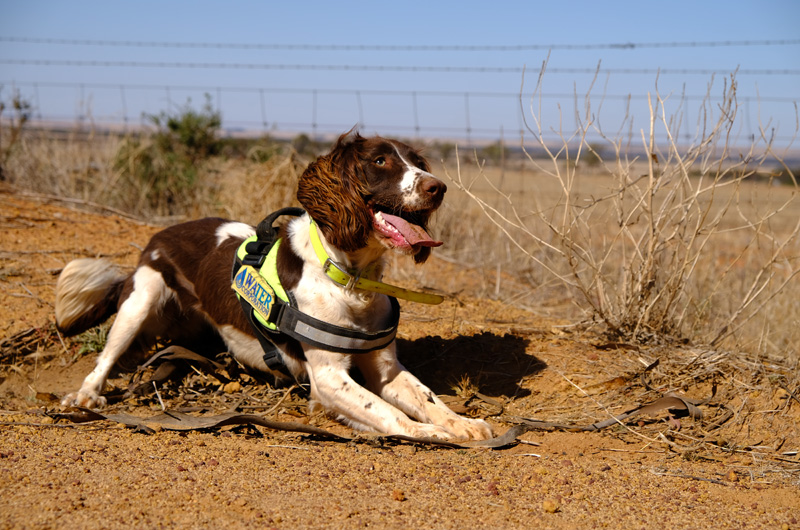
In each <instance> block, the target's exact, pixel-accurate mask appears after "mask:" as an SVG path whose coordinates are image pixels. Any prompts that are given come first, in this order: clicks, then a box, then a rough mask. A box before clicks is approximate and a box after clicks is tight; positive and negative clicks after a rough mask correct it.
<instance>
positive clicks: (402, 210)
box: [55, 133, 492, 441]
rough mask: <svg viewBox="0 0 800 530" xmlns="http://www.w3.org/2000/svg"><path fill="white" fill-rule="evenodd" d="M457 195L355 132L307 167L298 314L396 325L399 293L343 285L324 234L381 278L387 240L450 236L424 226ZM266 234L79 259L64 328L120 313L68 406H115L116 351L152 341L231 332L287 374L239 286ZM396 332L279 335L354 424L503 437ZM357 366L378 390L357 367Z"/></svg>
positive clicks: (282, 354)
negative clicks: (402, 351) (326, 340)
mask: <svg viewBox="0 0 800 530" xmlns="http://www.w3.org/2000/svg"><path fill="white" fill-rule="evenodd" d="M445 191H446V186H445V184H444V183H442V182H441V181H440V180H438V179H437V178H436V177H434V176H433V175H432V174H431V173H430V172H429V167H428V164H427V162H426V161H425V159H424V158H423V157H422V156H421V155H420V154H419V153H418V152H417V151H416V150H414V149H413V148H411V147H409V146H407V145H405V144H403V143H400V142H397V141H394V140H389V139H386V138H381V137H373V138H364V137H362V136H360V135H359V134H358V133H348V134H344V135H342V136H341V137H339V139H338V141H337V143H336V145H335V146H334V147H333V149H332V150H331V152H330V153H328V154H327V155H325V156H321V157H319V158H317V159H316V161H314V162H312V163H311V164H310V165H309V166H308V168H307V169H306V170H305V172H304V173H303V175H302V176H301V177H300V180H299V183H298V191H297V198H298V200H299V202H300V204H301V205H302V207H303V208H304V210H305V213H304V214H303V215H301V216H299V217H295V218H293V219H292V220H291V221H289V222H288V223H286V224H285V226H284V227H283V228H282V229H281V240H282V242H283V243H282V244H280V245H279V247H278V248H277V250H276V252H277V276H278V277H279V278H280V283H281V284H282V286H283V288H284V289H285V291H286V293H287V296H289V297H290V298H292V299H293V302H295V303H296V307H297V309H298V310H299V311H301V312H303V313H305V314H307V315H309V316H310V317H313V318H315V319H318V320H320V321H324V322H325V323H327V324H330V325H332V326H338V327H339V328H342V327H343V328H348V329H351V330H354V331H357V332H375V331H377V330H383V329H386V328H387V326H391V325H392V324H393V323H394V324H395V325H396V318H397V314H398V311H397V304H396V302H395V301H394V300H392V299H391V298H390V297H389V296H386V295H385V294H379V293H378V292H374V291H371V290H363V289H361V288H359V285H361V284H354V283H351V284H349V285H346V286H344V285H340V284H339V283H335V282H334V281H331V279H330V278H329V277H328V276H329V275H328V273H327V270H328V268H329V267H328V266H327V265H328V264H326V266H323V264H321V263H320V257H319V252H317V249H316V248H315V244H316V245H317V246H318V245H319V242H321V243H322V247H323V251H324V252H325V253H326V254H327V256H328V257H329V258H330V261H331V262H332V263H333V264H334V265H336V266H337V267H338V268H340V270H347V271H350V273H351V274H353V275H354V276H355V277H363V278H364V279H365V280H366V281H367V282H370V281H371V282H372V283H379V280H380V277H381V275H382V271H383V267H384V254H385V253H386V251H387V250H389V249H391V250H395V251H398V252H401V253H403V254H407V255H411V256H413V257H414V260H415V261H416V262H417V263H422V262H424V261H425V260H426V259H427V258H428V256H429V254H430V251H431V247H434V246H438V245H441V242H439V241H435V240H433V239H432V238H431V237H430V236H429V235H428V234H427V232H426V231H425V225H426V223H427V221H428V219H429V218H430V216H431V214H432V213H433V212H434V211H435V210H436V209H437V208H438V207H439V205H440V204H441V203H442V199H443V197H444V194H445ZM316 227H318V230H317V228H316ZM314 231H316V232H317V233H318V236H317V235H315V234H313V233H312V232H314ZM254 234H255V230H254V228H253V227H252V226H249V225H246V224H243V223H238V222H231V221H226V220H224V219H216V218H207V219H202V220H199V221H192V222H187V223H183V224H179V225H176V226H173V227H170V228H167V229H165V230H163V231H161V232H159V233H157V234H156V235H155V236H153V238H152V239H151V240H150V242H149V244H148V245H147V247H146V248H145V249H144V251H143V252H142V255H141V257H140V259H139V263H138V265H137V267H136V269H135V270H134V272H133V273H131V274H129V275H124V274H122V273H120V272H119V271H118V270H117V269H116V268H115V267H114V266H113V265H112V264H111V263H110V262H108V261H107V260H98V259H79V260H75V261H72V262H70V263H69V264H68V265H67V266H66V267H65V268H64V270H63V271H62V273H61V275H60V277H59V280H58V284H57V287H56V310H55V312H56V323H57V326H58V328H59V329H60V330H61V331H62V332H64V333H65V334H67V335H75V334H77V333H80V332H82V331H84V330H86V329H88V328H90V327H92V326H95V325H97V324H99V323H101V322H102V321H104V320H105V319H107V318H108V317H109V316H111V315H112V314H113V313H115V312H117V313H118V315H117V318H116V321H115V322H114V325H113V326H112V327H111V331H110V332H109V335H108V341H107V344H106V346H105V349H104V350H103V351H102V352H101V353H100V355H99V357H98V360H97V365H96V367H95V369H94V370H93V371H92V372H91V373H90V374H89V375H88V376H87V377H86V379H85V380H84V382H83V385H82V386H81V388H80V390H78V391H77V392H73V393H70V394H68V395H67V396H66V397H64V399H63V402H62V403H63V404H64V405H75V406H82V407H89V408H93V407H102V406H104V405H105V404H106V399H105V398H104V397H103V396H101V392H102V390H103V386H104V384H105V381H106V379H107V377H108V375H109V372H110V371H111V369H112V367H113V366H114V364H115V363H116V362H117V360H119V359H120V357H122V356H123V355H125V354H127V353H128V352H135V351H146V350H148V349H149V348H150V347H152V346H153V344H154V343H155V341H156V339H158V338H161V339H168V340H170V341H172V342H173V343H177V344H181V345H185V346H186V347H190V348H191V347H192V346H194V347H199V346H202V345H204V344H205V345H207V344H208V341H209V337H214V338H219V337H221V338H222V340H223V341H224V343H225V345H226V346H227V348H228V350H229V351H230V352H231V353H232V354H233V356H234V357H235V358H236V359H237V360H239V361H241V362H242V363H244V364H246V365H248V366H251V367H253V368H256V369H259V370H263V371H270V372H273V373H275V372H274V371H273V370H271V369H270V368H269V367H268V366H267V364H266V362H265V360H264V359H265V355H264V349H263V348H262V346H261V344H260V343H259V340H258V339H257V337H256V336H255V333H257V332H256V331H254V328H253V327H252V326H251V324H250V323H249V322H248V318H247V317H246V316H245V312H244V311H243V309H242V306H241V305H240V302H239V301H238V300H237V297H236V295H235V294H234V292H233V291H232V289H231V265H232V263H233V261H234V255H235V254H236V253H237V249H238V248H239V246H240V245H241V244H242V242H243V241H244V240H245V239H246V238H248V237H251V236H253V235H254ZM317 237H318V238H317ZM315 238H317V239H316V241H315ZM381 285H384V286H385V285H386V284H381ZM389 287H391V286H389ZM389 340H390V342H388V344H381V346H380V349H377V350H375V351H369V352H367V353H364V352H360V353H340V352H337V351H335V349H334V350H333V351H332V349H330V348H325V347H324V346H320V345H319V344H311V343H307V342H303V341H300V340H296V339H293V338H288V339H285V340H281V341H276V342H277V344H276V345H277V349H278V354H279V358H280V360H281V361H282V362H283V364H284V365H285V367H286V368H287V369H288V372H289V373H290V374H291V376H293V377H294V378H295V379H298V380H300V379H302V378H307V379H308V381H309V383H310V389H311V398H312V400H313V401H316V402H318V403H320V404H322V406H324V407H325V408H326V409H327V410H328V411H330V412H332V413H334V414H335V415H336V416H337V417H338V418H339V419H340V420H341V421H343V422H345V423H346V424H349V425H350V426H352V427H354V428H357V429H362V430H369V431H374V432H380V433H385V434H395V435H404V436H409V437H433V438H438V439H442V440H452V441H462V440H482V439H487V438H490V437H491V436H492V431H491V428H490V427H489V425H488V424H487V423H486V422H484V421H482V420H476V419H469V418H464V417H461V416H459V415H457V414H455V413H454V412H453V411H451V410H450V409H449V408H448V407H447V406H446V405H445V404H444V403H443V402H442V401H441V400H440V399H439V398H438V397H437V396H436V395H435V394H434V393H433V392H432V391H431V390H429V389H428V388H427V387H425V386H424V385H423V384H422V383H421V382H420V381H419V380H418V379H417V378H416V377H414V376H413V375H412V374H411V373H410V372H408V371H407V370H406V369H405V368H404V367H403V366H402V365H401V364H400V363H399V362H398V360H397V356H396V343H395V340H394V334H393V333H392V334H391V335H390V336H389ZM312 342H313V341H312ZM351 368H357V369H358V371H360V373H361V374H362V375H363V379H364V381H365V386H361V385H360V384H359V383H357V382H356V381H355V380H354V379H353V378H352V377H351V375H350V370H351ZM276 376H277V377H280V374H278V373H276Z"/></svg>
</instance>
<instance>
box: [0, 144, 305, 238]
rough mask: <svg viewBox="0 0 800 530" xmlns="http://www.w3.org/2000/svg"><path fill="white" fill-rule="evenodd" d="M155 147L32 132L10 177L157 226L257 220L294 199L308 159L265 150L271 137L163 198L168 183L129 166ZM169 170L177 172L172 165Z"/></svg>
mask: <svg viewBox="0 0 800 530" xmlns="http://www.w3.org/2000/svg"><path fill="white" fill-rule="evenodd" d="M0 140H2V138H0ZM153 142H154V140H153V138H151V137H149V136H147V135H139V136H135V137H134V136H130V135H119V134H114V133H102V134H101V133H96V132H95V131H94V130H93V129H89V130H88V131H81V130H79V129H75V130H71V131H69V132H53V131H44V130H27V131H23V132H22V134H21V135H20V136H19V138H18V139H17V140H16V145H15V146H14V149H13V151H12V152H11V153H10V155H9V157H8V160H7V162H6V163H5V164H4V170H5V177H6V180H7V181H8V182H10V183H11V184H12V185H14V186H15V187H17V188H19V189H21V190H26V191H28V192H34V193H38V194H42V195H46V196H51V197H54V198H61V199H68V200H71V201H72V202H81V203H84V204H86V205H89V206H95V207H103V208H105V209H112V210H116V211H117V212H118V213H122V214H125V215H128V216H132V217H135V218H138V219H142V220H146V221H148V222H152V223H156V224H171V223H175V222H178V221H180V220H185V219H192V218H198V217H203V216H210V215H213V216H224V217H229V218H232V219H237V220H242V221H247V222H251V223H257V222H258V221H259V220H261V219H262V218H263V217H264V216H265V215H266V214H268V213H269V212H271V211H273V210H275V209H277V208H279V207H282V206H286V205H289V204H290V203H292V201H294V193H295V189H296V187H297V178H298V176H299V174H300V172H301V171H302V168H303V166H304V164H305V162H306V161H305V160H302V159H300V158H299V157H298V156H297V155H296V154H295V153H294V151H293V150H292V149H291V147H285V146H281V147H275V146H272V145H262V144H269V140H268V139H266V140H261V141H259V142H258V143H256V144H255V145H254V147H252V148H251V149H250V151H251V153H252V155H250V156H247V157H245V158H231V159H227V158H224V157H222V156H213V157H207V158H201V159H199V160H197V161H196V162H195V163H194V166H193V170H194V171H195V173H196V174H195V175H194V176H193V177H192V182H191V183H190V185H187V184H186V183H183V184H180V185H179V186H177V187H175V186H172V187H171V189H170V192H169V193H161V192H154V189H155V188H154V186H156V185H163V184H165V183H164V182H161V183H160V184H159V183H158V182H156V180H154V179H153V178H132V177H131V173H132V172H131V171H130V168H129V167H128V166H129V165H130V164H141V163H143V159H142V157H140V156H138V154H137V152H138V151H143V150H147V149H148V148H149V147H151V146H152V145H153ZM265 153H267V154H268V155H269V156H267V155H265ZM145 158H146V160H144V162H147V163H149V162H153V161H154V160H155V161H156V162H157V163H159V164H160V162H159V160H158V158H157V157H145ZM162 166H163V167H161V169H162V170H169V165H168V164H166V165H164V164H162ZM170 182H171V181H170ZM167 184H168V185H169V183H167ZM156 191H158V190H156Z"/></svg>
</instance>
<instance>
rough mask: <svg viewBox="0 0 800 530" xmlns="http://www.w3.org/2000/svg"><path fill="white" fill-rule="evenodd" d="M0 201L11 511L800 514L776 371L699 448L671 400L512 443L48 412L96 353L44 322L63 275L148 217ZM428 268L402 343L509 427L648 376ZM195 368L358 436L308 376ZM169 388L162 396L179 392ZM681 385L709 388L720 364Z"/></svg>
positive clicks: (130, 520) (77, 519)
mask: <svg viewBox="0 0 800 530" xmlns="http://www.w3.org/2000/svg"><path fill="white" fill-rule="evenodd" d="M0 212H2V213H0V223H2V233H0V241H1V242H2V247H1V249H0V304H2V307H3V315H4V318H3V319H2V322H0V340H3V339H14V338H16V339H17V340H18V342H17V343H14V344H21V343H22V342H24V341H22V340H21V339H19V337H20V335H19V334H20V332H23V331H25V330H29V329H31V328H34V329H35V330H39V331H38V333H39V334H40V336H41V340H39V341H38V342H35V341H34V342H31V341H32V340H33V339H28V342H27V343H26V344H34V345H35V346H36V348H34V349H36V351H35V352H34V353H32V354H31V353H25V352H24V351H23V349H22V348H21V347H20V349H19V350H18V351H17V352H14V351H11V350H9V349H7V348H6V349H4V350H3V358H2V359H1V360H2V364H1V365H0V409H2V412H1V415H0V421H2V425H0V528H50V527H58V528H77V527H80V528H129V527H138V528H142V527H144V528H153V527H166V528H170V527H181V528H205V527H222V526H225V527H230V528H248V527H259V528H263V527H267V528H287V529H289V528H291V529H298V528H355V527H364V526H372V527H378V528H413V527H427V528H458V529H462V528H521V527H532V526H541V527H546V528H584V527H596V526H601V527H612V528H629V527H649V528H761V527H764V528H776V529H777V528H797V527H800V495H798V489H797V485H798V469H800V462H799V461H798V459H797V456H796V454H792V453H790V452H788V451H789V450H797V449H798V446H800V436H799V435H798V431H800V427H798V425H799V424H800V421H799V420H798V418H800V414H798V409H800V407H798V403H796V402H795V403H792V400H791V399H790V398H787V397H786V396H782V395H780V394H779V392H777V391H775V392H773V391H772V390H770V389H769V387H768V388H767V389H766V390H765V389H763V388H756V389H753V390H752V392H751V393H750V394H749V395H748V396H747V397H746V398H743V399H742V400H741V401H737V402H731V403H730V404H729V405H730V408H732V409H733V410H735V411H736V413H737V414H739V415H741V414H743V413H744V411H745V410H751V409H750V408H748V407H752V410H753V413H752V415H751V416H748V418H752V419H748V420H747V421H746V422H739V423H737V424H735V425H736V428H735V429H734V428H733V427H731V428H728V430H725V429H724V428H723V429H720V430H719V431H715V432H717V433H718V434H713V435H709V436H705V437H704V438H703V442H704V443H703V444H700V443H699V442H698V444H697V446H696V447H694V449H693V446H692V442H691V441H690V439H689V438H688V437H689V436H694V437H695V438H698V437H702V436H704V433H705V431H704V430H703V429H706V428H709V429H710V427H709V425H708V423H704V424H702V425H694V424H693V422H692V420H689V419H688V418H684V419H682V420H680V421H681V423H682V424H683V426H684V428H683V429H684V430H683V431H682V432H684V433H686V437H681V436H682V435H681V434H680V433H677V432H676V430H675V429H677V427H676V426H675V423H674V422H672V423H670V422H669V421H668V418H667V417H666V415H665V414H663V413H662V417H661V418H656V419H655V420H650V419H648V420H646V421H644V420H642V421H639V422H631V429H624V428H622V427H616V428H613V427H612V428H609V429H608V430H606V431H602V432H594V433H584V432H563V431H531V432H528V433H525V434H524V435H522V436H521V439H522V441H523V443H519V444H517V445H515V446H513V447H510V448H506V449H501V450H490V449H448V448H441V447H431V446H427V445H420V444H412V443H404V442H398V441H391V440H385V439H376V438H373V437H364V436H361V437H358V438H357V439H356V440H355V441H350V442H335V441H329V440H325V439H319V438H314V437H310V436H307V435H301V434H296V433H286V432H275V431H270V430H268V429H266V428H261V427H235V428H221V429H213V430H210V431H190V432H174V431H167V430H157V431H156V432H155V433H153V434H149V435H148V434H143V433H140V432H136V431H134V430H132V429H129V428H126V427H123V426H121V425H118V424H114V423H112V422H108V421H100V422H90V423H88V424H72V423H68V422H65V421H63V420H62V421H58V422H55V421H54V420H53V418H51V417H50V416H47V415H46V414H45V413H51V412H57V411H59V410H60V406H59V405H58V403H57V399H58V397H59V396H62V395H63V394H65V393H66V392H68V391H71V390H74V389H76V388H77V387H78V386H79V385H80V382H81V380H82V379H83V377H84V376H85V375H86V373H88V371H89V370H90V369H91V366H92V364H93V362H94V356H93V355H82V356H81V355H77V349H78V346H79V344H78V343H76V342H73V341H70V340H65V341H64V343H63V344H62V343H61V342H60V341H59V340H58V339H57V338H55V339H54V338H53V337H54V336H53V335H52V333H51V330H52V328H51V325H52V312H53V308H52V303H53V288H54V286H55V281H56V278H57V273H58V272H59V271H60V269H61V268H62V267H63V266H64V265H65V264H66V263H67V262H68V261H69V260H71V259H73V258H76V257H81V256H101V255H102V256H106V257H109V258H111V259H112V260H114V261H116V262H118V263H120V264H121V265H123V266H129V267H130V266H132V265H133V264H134V263H135V260H136V258H137V256H138V252H139V250H138V249H139V248H140V247H141V246H143V245H144V244H145V243H146V241H147V239H148V237H149V236H150V235H151V234H152V233H154V232H155V231H156V230H157V228H155V227H152V226H147V225H143V224H137V223H134V222H131V221H129V220H126V219H123V218H120V217H117V216H114V215H104V214H97V213H87V212H82V211H78V210H75V209H71V208H68V207H65V206H64V205H62V204H60V203H56V202H54V201H48V200H44V199H41V198H39V199H36V198H31V197H24V196H21V195H18V194H15V193H13V192H10V191H8V190H5V191H0ZM424 271H425V274H424V278H425V283H426V285H427V286H431V287H438V288H439V289H441V290H444V291H448V292H451V293H452V292H454V291H461V292H460V294H458V296H457V298H455V297H451V298H449V299H448V301H447V302H445V303H444V304H442V305H441V306H437V307H429V306H417V305H413V304H409V303H405V304H403V314H402V318H401V328H400V337H401V339H400V350H401V357H402V359H403V361H404V363H405V364H406V365H407V366H409V367H410V368H411V369H412V371H414V372H415V373H417V374H418V375H419V376H420V377H421V378H422V379H423V381H424V382H426V383H428V384H429V385H430V386H431V387H432V388H433V389H434V390H435V391H436V392H438V393H440V394H442V395H445V396H446V397H447V399H449V400H450V401H448V402H452V403H453V404H454V406H456V405H461V406H464V405H465V404H466V405H467V408H468V409H470V410H471V411H472V413H475V414H479V415H483V416H486V415H488V416H489V417H488V421H490V423H492V425H493V427H494V429H495V431H496V433H498V434H500V433H502V432H504V431H505V430H506V429H507V428H508V427H509V426H510V425H511V419H512V416H524V417H536V418H537V419H544V420H553V421H565V420H567V421H572V422H577V423H591V422H593V421H597V420H601V419H605V418H607V417H608V416H607V414H606V412H605V411H604V410H603V407H601V406H600V403H602V404H603V405H604V406H605V407H607V408H613V410H612V412H613V413H618V412H621V411H622V410H625V409H630V408H633V406H635V405H637V404H639V401H638V399H637V397H638V396H641V395H643V392H644V391H643V389H642V388H641V386H640V385H639V383H638V379H632V378H631V377H629V376H630V373H632V372H635V370H634V369H633V368H631V367H635V366H641V365H640V364H639V363H638V361H637V358H636V357H637V353H636V352H631V351H629V350H628V349H626V348H623V347H620V348H614V347H609V345H607V344H605V345H603V344H600V343H599V342H598V340H595V339H593V338H591V337H581V336H572V335H569V334H565V333H564V332H562V331H560V330H561V328H559V327H557V326H556V324H558V323H555V322H548V321H545V320H542V319H541V318H537V317H535V316H533V315H531V314H530V313H527V312H525V311H523V310H520V309H516V308H513V307H509V306H506V305H504V304H502V303H500V302H496V301H491V300H486V299H480V298H477V297H475V296H474V292H475V289H473V287H474V286H472V285H471V283H474V282H475V273H474V272H470V271H464V270H460V269H459V268H458V267H457V266H454V265H450V264H447V263H444V262H442V261H440V260H436V259H433V260H431V262H430V263H429V264H427V265H426V266H425V269H424ZM403 281H413V280H411V279H409V278H405V277H404V278H403ZM412 286H413V285H412ZM454 286H457V287H458V289H456V288H455V287H454ZM32 333H33V334H35V333H37V332H36V331H34V332H32ZM5 344H6V345H7V344H9V343H8V342H6V343H5ZM37 345H38V346H37ZM598 346H602V347H598ZM12 349H13V348H12ZM229 375H230V374H229ZM128 377H129V375H128V374H121V376H120V377H119V378H117V379H114V380H113V381H112V384H113V386H115V387H117V388H122V387H125V386H126V385H127V381H128ZM191 377H194V378H195V380H194V384H195V385H200V386H195V387H193V388H200V387H202V388H205V389H207V393H205V394H202V395H201V396H200V397H197V403H199V404H201V405H202V407H200V408H202V409H203V410H204V411H205V412H204V413H209V414H210V413H218V412H221V411H224V410H228V409H230V408H231V407H232V406H235V405H236V404H241V403H255V402H256V401H255V400H254V397H257V396H261V397H262V398H263V399H262V401H263V402H264V406H263V409H264V410H258V408H252V409H248V410H249V411H250V412H252V413H254V414H255V413H264V412H265V411H266V410H268V409H270V408H273V407H274V406H275V405H279V406H278V408H276V409H275V410H274V411H273V412H271V413H270V414H269V415H268V416H269V417H270V418H273V419H277V420H283V421H288V420H290V421H301V422H308V423H311V424H313V425H316V426H319V427H322V428H325V429H327V430H329V431H332V432H335V433H338V434H340V435H345V436H353V435H354V434H355V433H353V432H351V431H350V430H349V429H346V428H344V427H342V426H339V425H338V424H336V423H335V422H333V421H331V420H330V419H329V418H327V417H326V416H325V415H322V414H318V413H309V412H308V410H307V407H306V401H305V397H304V396H303V395H302V394H300V393H298V392H294V393H292V394H291V395H290V396H288V398H287V399H286V400H284V401H283V402H281V403H278V399H279V398H280V397H282V396H284V393H283V391H277V390H275V391H274V390H272V389H271V388H269V387H268V386H266V385H264V384H263V382H260V381H259V380H258V379H257V378H254V377H251V376H248V375H244V376H240V377H238V378H235V379H236V381H237V382H239V384H240V387H236V386H233V387H228V388H227V389H223V388H222V383H221V382H219V381H218V380H216V379H213V378H209V377H208V376H203V375H202V374H199V375H194V376H191ZM202 377H205V379H202ZM198 381H201V382H202V384H201V383H198ZM459 381H461V382H462V387H463V386H467V387H469V386H470V385H474V386H476V387H477V389H478V390H479V391H480V392H481V395H488V396H491V398H490V400H489V401H484V400H481V399H476V398H475V397H474V395H473V392H472V391H471V390H470V388H462V391H461V393H460V397H458V396H455V395H454V394H455V392H454V390H453V387H454V386H457V383H458V382H459ZM187 384H188V383H187ZM576 386H580V387H581V388H582V389H584V390H585V391H586V393H583V392H581V391H578V390H577V389H576ZM170 388H172V390H170V389H169V388H165V390H164V392H165V399H166V404H167V406H168V408H169V407H171V406H174V405H176V404H179V403H183V402H182V401H181V399H183V400H184V402H185V401H186V398H185V397H184V398H180V397H179V394H180V392H179V391H178V390H176V389H175V388H173V387H170ZM687 391H688V392H689V393H692V392H695V393H697V394H703V393H706V392H707V391H708V384H706V383H704V384H698V385H697V387H696V388H687ZM492 402H495V403H498V402H499V403H500V404H502V405H503V411H502V414H499V415H498V412H500V411H499V410H498V409H497V406H496V405H495V404H494V403H492ZM612 402H613V403H612ZM609 403H611V404H609ZM254 407H256V406H254ZM112 409H113V410H119V411H126V412H129V413H131V414H135V415H138V416H151V415H153V414H155V413H157V412H159V411H160V410H161V407H160V405H159V402H158V400H157V399H155V397H143V398H137V399H132V400H127V401H123V402H120V403H118V404H116V405H114V406H112ZM762 409H763V411H764V412H763V413H761V414H758V413H759V412H760V411H761V410H762ZM773 409H774V410H773ZM734 421H735V419H734V420H731V422H734ZM731 425H734V424H733V423H731ZM661 435H664V436H665V437H664V438H662V437H661ZM715 436H716V438H714V437H715ZM711 439H713V440H714V443H713V444H712V443H710V440H711ZM665 440H671V441H672V442H671V443H665ZM733 442H735V447H737V448H740V450H728V451H725V450H721V449H720V450H717V449H715V448H717V447H718V446H720V447H732V446H733V445H732V444H733ZM726 444H727V445H726ZM744 448H749V449H747V450H745V449H744Z"/></svg>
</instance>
